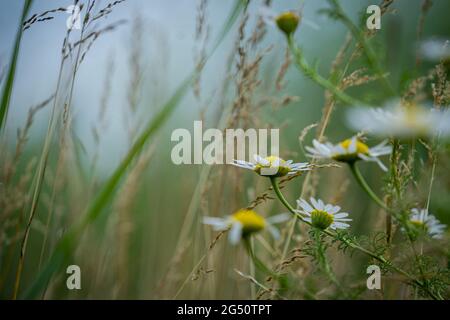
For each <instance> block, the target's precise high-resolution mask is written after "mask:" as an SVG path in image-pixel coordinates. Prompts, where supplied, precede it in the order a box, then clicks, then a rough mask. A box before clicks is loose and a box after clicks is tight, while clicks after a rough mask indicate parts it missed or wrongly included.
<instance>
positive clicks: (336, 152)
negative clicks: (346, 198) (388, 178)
mask: <svg viewBox="0 0 450 320" xmlns="http://www.w3.org/2000/svg"><path fill="white" fill-rule="evenodd" d="M387 143H388V141H387V140H385V141H383V142H382V143H380V144H378V145H376V146H375V147H372V148H369V146H368V145H366V144H365V143H364V142H362V141H361V140H359V139H358V138H357V137H356V136H355V137H352V138H350V139H346V140H344V141H342V142H340V143H338V144H331V143H329V142H327V143H320V142H319V141H317V140H316V139H314V140H313V147H309V146H307V147H306V150H307V151H308V152H309V154H308V156H310V157H314V158H319V159H333V160H336V161H340V162H354V161H357V160H364V161H374V162H376V163H378V165H379V166H380V167H381V169H383V170H384V171H387V168H386V167H385V165H384V164H383V163H382V162H381V160H380V159H379V158H378V157H379V156H383V155H387V154H390V153H391V152H392V147H391V146H387V145H386V144H387Z"/></svg>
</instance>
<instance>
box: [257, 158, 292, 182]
mask: <svg viewBox="0 0 450 320" xmlns="http://www.w3.org/2000/svg"><path fill="white" fill-rule="evenodd" d="M264 159H265V160H267V161H269V164H267V165H262V164H260V163H258V164H257V165H256V166H255V172H256V173H257V174H259V175H263V176H272V177H282V176H285V175H287V174H288V173H289V171H291V169H290V168H289V167H288V166H287V165H286V161H284V160H283V159H281V158H278V157H276V156H269V157H266V158H264ZM261 169H264V170H261Z"/></svg>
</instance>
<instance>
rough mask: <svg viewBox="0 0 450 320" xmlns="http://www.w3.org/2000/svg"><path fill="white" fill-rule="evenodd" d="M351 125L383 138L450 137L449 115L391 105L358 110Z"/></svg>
mask: <svg viewBox="0 0 450 320" xmlns="http://www.w3.org/2000/svg"><path fill="white" fill-rule="evenodd" d="M347 119H348V122H349V125H350V126H351V127H353V128H354V129H355V130H363V131H366V132H368V133H371V134H374V135H377V136H382V137H396V138H421V137H433V136H436V135H440V136H442V137H445V136H450V112H449V111H440V110H436V109H430V108H425V107H423V106H419V105H401V104H399V103H396V104H391V105H389V106H387V107H386V108H355V109H353V110H350V111H349V112H348V114H347Z"/></svg>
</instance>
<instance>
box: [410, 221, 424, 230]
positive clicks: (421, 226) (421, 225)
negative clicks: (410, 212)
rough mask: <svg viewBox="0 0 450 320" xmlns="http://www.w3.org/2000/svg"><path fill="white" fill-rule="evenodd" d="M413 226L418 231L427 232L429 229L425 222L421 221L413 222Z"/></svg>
mask: <svg viewBox="0 0 450 320" xmlns="http://www.w3.org/2000/svg"><path fill="white" fill-rule="evenodd" d="M411 224H412V225H413V226H414V227H415V228H417V229H418V230H425V231H427V229H428V226H427V225H426V224H425V223H424V222H422V221H419V220H411Z"/></svg>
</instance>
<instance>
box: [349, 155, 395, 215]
mask: <svg viewBox="0 0 450 320" xmlns="http://www.w3.org/2000/svg"><path fill="white" fill-rule="evenodd" d="M348 165H349V167H350V170H351V172H352V174H353V176H354V177H355V179H356V181H357V182H358V184H359V185H360V186H361V188H362V189H363V190H364V191H365V192H366V193H367V195H368V196H369V197H370V198H371V199H372V200H373V201H375V202H376V203H377V204H378V205H379V206H380V207H381V208H383V209H384V210H386V211H388V212H392V210H391V209H390V208H388V207H387V206H386V204H385V203H384V202H383V201H381V199H380V198H378V196H377V195H376V194H375V192H373V190H372V189H371V188H370V187H369V185H368V184H367V182H366V180H365V179H364V177H363V176H362V175H361V172H360V171H359V169H358V167H357V166H356V163H355V162H349V164H348Z"/></svg>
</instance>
